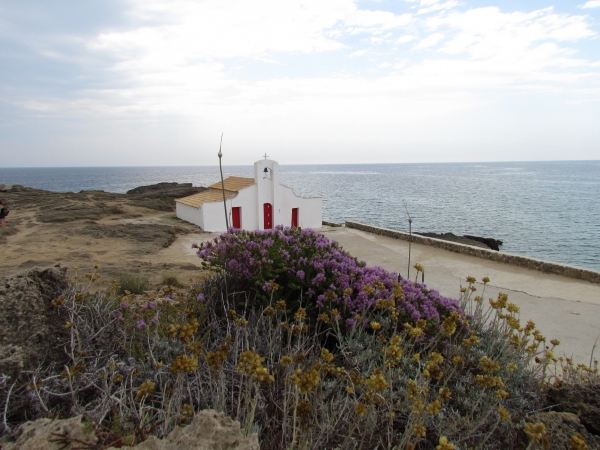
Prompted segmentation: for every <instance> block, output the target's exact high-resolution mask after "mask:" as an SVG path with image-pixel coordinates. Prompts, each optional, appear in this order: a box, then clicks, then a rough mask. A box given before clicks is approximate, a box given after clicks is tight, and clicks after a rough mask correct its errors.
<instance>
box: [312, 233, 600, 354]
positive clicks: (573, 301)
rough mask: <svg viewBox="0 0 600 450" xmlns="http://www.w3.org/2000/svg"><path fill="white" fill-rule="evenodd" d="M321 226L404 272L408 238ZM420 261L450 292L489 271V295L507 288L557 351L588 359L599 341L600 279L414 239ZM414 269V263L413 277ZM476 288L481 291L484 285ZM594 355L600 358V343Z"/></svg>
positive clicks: (370, 260) (358, 253)
mask: <svg viewBox="0 0 600 450" xmlns="http://www.w3.org/2000/svg"><path fill="white" fill-rule="evenodd" d="M318 231H320V232H322V233H323V234H325V236H327V237H328V238H329V239H332V240H335V241H337V242H339V243H340V244H341V245H342V247H344V248H345V249H346V250H347V251H348V252H349V253H350V254H352V255H353V256H355V257H357V258H358V259H360V260H363V261H365V262H366V263H367V264H369V265H377V266H381V267H383V268H385V269H388V270H391V271H394V272H398V273H400V274H401V275H403V276H406V273H407V266H408V242H406V241H401V240H398V239H393V238H389V237H385V236H379V235H375V234H371V233H366V232H363V231H359V230H355V229H351V228H345V227H341V228H334V227H324V228H322V229H320V230H318ZM416 262H418V263H420V264H422V265H423V266H424V268H425V284H427V285H428V286H429V287H430V288H432V289H436V290H438V291H439V292H440V293H441V294H442V295H444V296H448V297H453V298H457V297H458V296H459V291H460V287H461V283H462V284H463V285H466V282H465V278H466V277H467V276H469V275H470V276H473V277H475V278H477V279H478V280H481V278H483V277H485V276H487V277H489V278H490V280H491V281H490V283H489V284H488V286H487V288H486V292H485V299H486V300H487V298H489V297H493V298H494V299H495V298H496V296H497V295H498V292H500V291H501V292H504V293H506V294H508V297H509V301H510V302H512V303H515V304H517V305H518V306H519V307H520V308H521V323H522V324H524V323H525V322H527V320H533V321H534V322H535V323H536V325H537V327H538V329H539V330H540V331H541V332H542V334H543V335H544V336H546V337H547V341H548V342H549V341H550V339H558V340H560V342H561V345H560V346H559V347H557V348H556V350H557V351H556V352H555V353H557V354H559V355H562V354H563V353H564V354H566V355H567V356H569V357H572V358H573V359H574V360H575V361H576V362H581V363H585V364H589V362H590V356H591V353H592V350H593V348H594V345H595V343H596V341H598V343H599V344H600V285H599V284H594V283H589V282H586V281H580V280H575V279H571V278H566V277H562V276H558V275H549V274H545V273H542V272H538V271H534V270H528V269H524V268H520V267H514V266H511V265H508V264H502V263H498V262H494V261H489V260H486V259H481V258H476V257H473V256H467V255H462V254H458V253H453V252H450V251H447V250H442V249H438V248H435V247H429V246H425V245H420V244H414V243H413V244H412V248H411V266H412V265H413V264H414V263H416ZM415 274H416V273H415V269H413V268H412V267H411V279H413V280H414V276H415ZM419 281H420V277H419ZM477 288H478V290H479V292H481V290H482V288H483V285H482V284H478V285H477ZM599 347H600V345H599ZM594 357H595V358H596V359H600V348H598V349H597V351H596V352H595V355H594Z"/></svg>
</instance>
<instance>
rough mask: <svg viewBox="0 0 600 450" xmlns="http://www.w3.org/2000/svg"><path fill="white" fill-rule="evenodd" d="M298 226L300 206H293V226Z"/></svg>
mask: <svg viewBox="0 0 600 450" xmlns="http://www.w3.org/2000/svg"><path fill="white" fill-rule="evenodd" d="M297 227H298V208H292V228H297Z"/></svg>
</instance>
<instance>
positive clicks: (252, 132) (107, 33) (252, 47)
mask: <svg viewBox="0 0 600 450" xmlns="http://www.w3.org/2000/svg"><path fill="white" fill-rule="evenodd" d="M126 4H127V5H128V8H127V9H126V11H125V15H126V16H127V17H129V19H130V22H129V23H127V24H126V26H114V27H108V26H105V27H101V29H100V31H99V32H96V33H93V34H92V35H89V34H86V35H78V34H76V35H73V36H67V37H66V38H65V39H68V40H69V42H70V43H71V44H70V45H71V48H73V47H76V46H79V51H78V52H68V51H65V48H64V47H61V46H57V45H54V44H53V43H52V42H51V41H49V43H48V44H47V45H40V46H39V47H36V51H37V52H38V54H39V55H43V56H41V57H43V58H44V59H45V60H52V61H54V62H55V63H56V64H59V63H61V64H63V63H65V64H66V62H65V61H68V63H69V64H71V65H75V64H79V65H80V67H81V68H83V69H81V72H79V73H77V72H74V73H73V74H70V75H71V76H70V77H64V79H62V78H61V79H60V80H59V82H60V83H61V85H62V86H68V87H69V89H70V90H69V91H68V92H67V93H66V94H64V93H61V92H59V91H58V90H56V89H48V90H46V91H44V92H43V93H42V94H39V93H35V94H32V93H31V92H29V90H27V89H23V90H22V91H17V90H15V89H9V87H10V86H8V85H6V83H5V86H4V87H3V88H0V89H2V91H0V94H2V95H0V97H2V98H3V101H4V102H5V104H10V105H12V106H14V107H15V108H17V109H20V110H23V111H26V112H27V113H29V114H31V115H36V117H42V116H44V117H59V116H60V117H63V118H65V117H66V118H69V117H70V118H76V119H77V120H81V121H89V123H96V122H102V121H106V123H109V124H111V126H114V127H122V128H124V129H128V130H129V129H132V130H144V132H143V133H142V132H139V133H138V134H146V135H152V134H153V133H160V132H161V130H164V132H165V133H168V132H171V133H175V131H173V130H177V135H190V136H195V135H197V134H202V133H208V131H205V130H213V129H219V130H222V129H224V130H226V131H227V130H235V133H236V134H237V135H238V136H244V137H245V139H246V138H247V140H246V141H243V140H242V138H241V137H240V141H239V142H238V143H237V145H239V147H240V148H242V147H243V146H244V145H246V144H245V142H247V143H248V145H251V144H250V143H251V142H259V141H261V140H265V139H267V138H266V137H265V136H266V135H269V136H271V134H272V137H269V138H268V139H272V140H277V139H279V140H281V141H282V142H284V141H285V142H290V145H296V146H297V145H299V144H297V143H295V142H292V141H294V140H297V141H298V142H304V143H306V142H308V141H307V140H309V139H314V140H320V141H328V140H335V139H341V140H343V141H344V140H348V142H350V140H352V139H353V140H355V141H356V142H359V141H361V140H366V139H368V137H369V136H372V135H373V133H379V134H381V135H385V136H396V137H395V138H397V137H398V136H400V135H401V133H406V135H407V136H408V135H410V136H416V134H415V133H418V132H419V131H418V130H426V129H431V128H433V127H435V126H436V124H437V125H439V124H441V123H445V122H446V121H447V120H448V118H450V117H452V118H454V117H458V116H456V115H457V114H461V117H463V116H462V115H464V114H467V113H469V112H470V111H476V110H478V109H480V108H485V107H488V106H489V105H491V104H494V102H497V101H498V98H502V97H510V98H513V97H511V95H513V94H514V98H515V99H516V98H517V97H519V96H524V95H526V94H531V95H559V94H561V93H564V92H568V93H569V96H571V97H572V99H574V100H576V99H577V98H580V97H584V96H585V95H587V94H585V93H590V92H593V93H594V95H593V97H594V98H597V93H596V92H597V89H598V82H597V81H596V80H598V79H599V78H600V77H599V76H598V75H600V70H599V69H600V68H599V67H598V66H597V64H595V63H594V62H591V61H590V60H589V59H588V58H587V57H586V56H585V54H581V53H580V52H578V49H579V48H580V47H578V43H579V42H587V40H589V39H590V38H593V37H595V36H596V33H595V31H594V29H593V28H592V25H591V22H590V18H589V16H584V15H577V14H565V13H557V12H555V11H554V10H553V9H552V8H545V9H539V10H534V11H528V12H527V11H526V12H519V11H515V12H511V11H508V12H506V9H502V10H501V9H500V8H496V7H487V8H469V7H466V6H465V5H460V6H459V7H457V6H456V2H448V1H440V0H420V1H418V0H417V1H415V2H412V5H410V7H408V10H409V11H413V12H414V11H417V12H422V11H423V10H424V9H426V8H429V11H428V12H427V13H426V14H425V13H424V14H405V13H393V12H390V11H372V10H366V9H361V8H360V7H359V6H358V5H359V4H357V3H356V2H354V1H352V0H331V1H329V2H322V1H320V0H319V1H317V0H304V1H302V2H298V3H292V2H281V1H276V0H265V3H264V4H262V3H261V5H260V6H257V5H255V4H250V3H248V2H246V1H242V0H230V1H224V0H219V1H217V0H205V1H203V2H196V1H191V0H176V1H173V2H169V3H163V2H162V1H159V0H127V3H126ZM378 6H379V5H378ZM413 7H414V8H413ZM409 42H410V43H411V45H401V44H406V43H409ZM364 55H368V57H362V58H361V57H360V56H364ZM84 69H85V70H84ZM35 73H44V74H46V73H51V72H50V71H48V72H46V71H44V70H36V71H35ZM91 73H93V74H95V76H96V77H98V78H101V79H102V82H97V81H96V79H94V82H87V83H86V82H84V81H86V80H87V79H88V78H86V77H87V76H88V74H91ZM80 80H84V81H80ZM523 98H524V97H523ZM515 101H517V100H515ZM519 101H521V100H519ZM522 101H524V100H522ZM129 127H131V128H129ZM136 127H139V128H136ZM108 128H110V127H108ZM199 130H202V131H199ZM274 130H275V131H274ZM307 130H310V132H307ZM226 134H227V133H226ZM395 138H394V139H395ZM390 139H392V137H390ZM415 139H416V138H415ZM392 140H393V139H392ZM353 145H354V144H353Z"/></svg>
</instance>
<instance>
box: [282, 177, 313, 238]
mask: <svg viewBox="0 0 600 450" xmlns="http://www.w3.org/2000/svg"><path fill="white" fill-rule="evenodd" d="M279 192H280V195H279V197H280V201H279V207H278V208H277V214H278V217H279V221H278V222H277V224H278V225H284V226H286V227H289V226H291V225H292V208H298V226H299V227H302V228H321V227H322V226H323V225H322V220H323V200H322V199H321V197H311V198H304V197H298V196H297V195H296V194H294V191H293V190H292V188H290V187H287V186H284V185H281V184H280V185H279Z"/></svg>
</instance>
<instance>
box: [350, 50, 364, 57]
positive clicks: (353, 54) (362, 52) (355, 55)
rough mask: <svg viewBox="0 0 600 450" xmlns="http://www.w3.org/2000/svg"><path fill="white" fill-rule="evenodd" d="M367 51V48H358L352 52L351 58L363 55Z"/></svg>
mask: <svg viewBox="0 0 600 450" xmlns="http://www.w3.org/2000/svg"><path fill="white" fill-rule="evenodd" d="M365 53H366V50H357V51H355V52H352V53H350V55H349V56H348V57H349V58H356V57H357V56H362V55H364V54H365Z"/></svg>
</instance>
